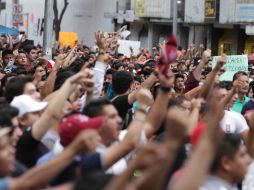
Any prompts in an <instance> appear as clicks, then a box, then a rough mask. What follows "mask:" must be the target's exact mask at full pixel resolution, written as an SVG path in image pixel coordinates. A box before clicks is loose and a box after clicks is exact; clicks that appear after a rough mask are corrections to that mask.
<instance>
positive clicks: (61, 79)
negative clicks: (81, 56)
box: [54, 70, 74, 91]
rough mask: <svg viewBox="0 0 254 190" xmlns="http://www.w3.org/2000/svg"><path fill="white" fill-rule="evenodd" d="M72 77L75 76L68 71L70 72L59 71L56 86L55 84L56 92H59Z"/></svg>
mask: <svg viewBox="0 0 254 190" xmlns="http://www.w3.org/2000/svg"><path fill="white" fill-rule="evenodd" d="M72 75H74V73H73V72H72V71H68V70H60V71H58V72H57V75H56V80H55V84H54V91H55V90H58V89H59V88H60V87H61V86H62V85H63V83H64V82H65V80H66V79H68V78H69V77H71V76H72Z"/></svg>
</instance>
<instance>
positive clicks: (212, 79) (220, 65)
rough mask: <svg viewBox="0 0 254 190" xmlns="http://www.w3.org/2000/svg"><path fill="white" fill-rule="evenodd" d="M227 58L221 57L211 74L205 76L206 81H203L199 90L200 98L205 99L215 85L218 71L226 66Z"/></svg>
mask: <svg viewBox="0 0 254 190" xmlns="http://www.w3.org/2000/svg"><path fill="white" fill-rule="evenodd" d="M226 61H227V57H226V55H222V56H221V57H220V58H219V59H218V61H217V64H216V66H215V67H214V69H213V70H212V71H211V73H210V74H209V75H208V76H207V79H206V80H205V83H204V85H203V86H202V88H201V92H200V95H199V96H200V97H202V98H204V99H206V98H207V96H208V94H209V91H210V90H211V89H212V88H213V86H214V83H215V78H216V76H217V74H218V73H219V71H220V70H221V69H222V68H223V66H224V64H226Z"/></svg>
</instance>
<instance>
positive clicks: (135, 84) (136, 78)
mask: <svg viewBox="0 0 254 190" xmlns="http://www.w3.org/2000/svg"><path fill="white" fill-rule="evenodd" d="M133 79H134V80H133V83H132V86H131V91H134V90H137V89H138V88H140V86H141V84H142V78H141V77H140V76H138V75H137V76H134V78H133Z"/></svg>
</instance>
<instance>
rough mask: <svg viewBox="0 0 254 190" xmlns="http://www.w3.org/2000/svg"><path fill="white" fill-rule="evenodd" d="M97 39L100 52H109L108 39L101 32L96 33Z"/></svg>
mask: <svg viewBox="0 0 254 190" xmlns="http://www.w3.org/2000/svg"><path fill="white" fill-rule="evenodd" d="M95 39H96V44H97V46H98V47H99V50H100V51H102V52H106V50H107V43H106V38H105V37H104V36H103V35H102V32H101V31H97V32H95Z"/></svg>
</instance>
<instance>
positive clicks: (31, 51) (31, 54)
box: [26, 45, 38, 63]
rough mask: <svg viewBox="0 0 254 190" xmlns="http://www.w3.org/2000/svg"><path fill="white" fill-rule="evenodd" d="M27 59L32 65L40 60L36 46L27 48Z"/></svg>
mask: <svg viewBox="0 0 254 190" xmlns="http://www.w3.org/2000/svg"><path fill="white" fill-rule="evenodd" d="M26 53H27V59H28V61H29V62H30V63H34V62H35V61H36V60H37V58H38V50H37V48H36V47H35V46H33V45H29V46H28V47H27V48H26Z"/></svg>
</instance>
